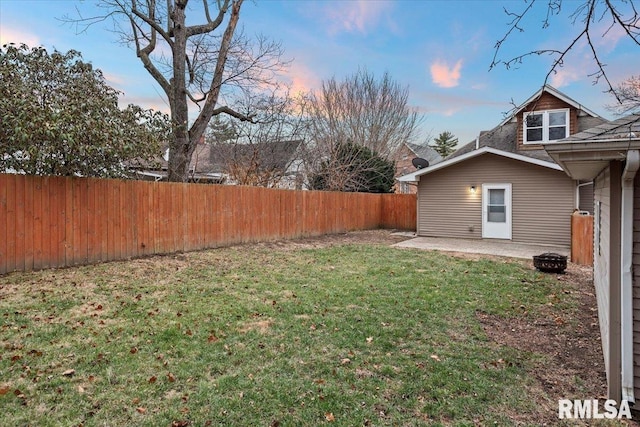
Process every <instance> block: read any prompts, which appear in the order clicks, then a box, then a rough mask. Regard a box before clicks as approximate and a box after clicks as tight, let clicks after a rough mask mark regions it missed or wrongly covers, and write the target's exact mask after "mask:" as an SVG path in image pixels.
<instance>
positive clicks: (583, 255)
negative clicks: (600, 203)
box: [571, 214, 593, 265]
mask: <svg viewBox="0 0 640 427" xmlns="http://www.w3.org/2000/svg"><path fill="white" fill-rule="evenodd" d="M571 262H573V263H575V264H580V265H593V216H592V215H579V214H573V215H571Z"/></svg>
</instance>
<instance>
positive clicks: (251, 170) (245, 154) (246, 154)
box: [207, 92, 305, 187]
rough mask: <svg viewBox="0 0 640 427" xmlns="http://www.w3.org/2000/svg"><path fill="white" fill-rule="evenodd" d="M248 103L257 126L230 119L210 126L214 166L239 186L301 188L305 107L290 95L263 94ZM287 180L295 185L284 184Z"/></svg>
mask: <svg viewBox="0 0 640 427" xmlns="http://www.w3.org/2000/svg"><path fill="white" fill-rule="evenodd" d="M244 103H245V105H252V106H253V109H254V113H255V116H254V119H253V122H251V123H249V122H243V121H238V120H236V119H233V118H229V119H228V120H227V121H225V122H220V121H219V120H216V121H213V122H212V123H211V124H210V126H209V129H208V132H207V136H208V140H209V141H210V143H212V144H213V145H214V146H213V147H212V150H211V156H212V159H211V161H212V163H213V164H216V165H217V167H218V168H220V169H221V170H222V171H223V172H225V173H226V174H227V175H228V176H229V177H230V178H231V180H232V181H233V182H235V183H237V184H242V185H255V186H262V187H278V186H282V185H285V184H287V186H295V187H300V186H301V182H300V181H301V180H300V179H299V176H300V175H301V174H302V170H301V164H300V163H301V161H300V153H301V150H302V139H303V138H304V134H305V121H304V120H303V117H302V113H303V110H302V109H301V105H302V104H301V103H299V102H297V101H296V100H295V99H293V98H292V97H290V96H289V93H288V92H284V93H282V94H279V95H277V94H275V93H271V94H264V93H263V94H261V95H259V96H251V97H249V98H248V99H245V102H244ZM288 175H290V176H288ZM285 178H286V179H290V180H291V182H287V183H284V182H283V181H284V180H285Z"/></svg>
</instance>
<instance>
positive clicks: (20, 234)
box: [7, 176, 33, 271]
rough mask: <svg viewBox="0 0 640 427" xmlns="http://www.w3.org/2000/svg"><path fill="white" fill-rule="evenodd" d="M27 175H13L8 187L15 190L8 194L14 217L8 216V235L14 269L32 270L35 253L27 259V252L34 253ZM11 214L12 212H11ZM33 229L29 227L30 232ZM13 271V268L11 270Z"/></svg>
mask: <svg viewBox="0 0 640 427" xmlns="http://www.w3.org/2000/svg"><path fill="white" fill-rule="evenodd" d="M25 180H26V177H19V176H13V177H12V179H11V181H12V182H13V185H12V186H11V185H10V186H9V187H8V191H9V192H11V191H12V192H13V194H12V195H11V196H8V199H7V201H8V203H9V208H10V210H11V211H10V212H13V218H11V217H10V218H8V223H7V236H8V239H9V242H10V243H9V245H10V246H9V247H10V248H11V245H12V246H13V251H12V250H11V249H9V252H8V255H9V258H11V256H13V267H12V268H13V269H15V270H31V269H32V268H33V255H31V257H29V259H28V260H27V253H30V254H33V250H32V248H31V243H32V242H31V241H27V236H26V230H27V225H29V226H30V225H31V224H30V223H28V222H27V216H28V215H29V213H27V212H26V209H25V193H26V183H25ZM10 214H11V213H10ZM30 233H31V229H29V234H30ZM9 271H11V270H9Z"/></svg>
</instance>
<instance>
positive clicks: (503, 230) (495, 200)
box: [482, 184, 511, 240]
mask: <svg viewBox="0 0 640 427" xmlns="http://www.w3.org/2000/svg"><path fill="white" fill-rule="evenodd" d="M482 237H483V238H488V239H509V240H511V184H482Z"/></svg>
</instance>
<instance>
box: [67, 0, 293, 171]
mask: <svg viewBox="0 0 640 427" xmlns="http://www.w3.org/2000/svg"><path fill="white" fill-rule="evenodd" d="M99 4H100V5H101V6H103V7H104V8H105V10H106V11H107V13H106V14H105V15H104V16H99V17H92V18H80V19H79V20H75V22H77V23H78V24H85V25H87V26H88V25H91V24H93V23H95V22H98V21H101V20H104V19H108V18H113V19H114V27H115V30H116V31H117V32H119V33H120V34H121V36H122V40H123V41H124V42H125V43H128V44H130V45H133V46H134V47H135V50H136V55H137V56H138V58H140V61H142V64H143V65H144V67H145V69H146V70H147V71H148V72H149V74H151V76H152V77H153V78H154V79H155V80H156V82H158V84H159V85H160V87H161V88H162V90H163V91H164V93H165V95H166V96H167V99H168V101H169V107H170V110H171V120H172V126H173V138H172V140H171V141H170V144H169V165H168V179H169V181H185V180H186V179H187V178H188V167H189V161H190V158H191V155H192V154H193V151H194V149H195V147H196V145H197V144H198V141H199V140H200V137H201V136H202V135H203V133H204V132H205V129H206V128H207V125H208V123H209V121H210V120H211V118H212V117H214V116H217V115H219V114H227V115H229V116H232V117H235V118H236V119H238V120H243V121H252V120H253V117H252V112H251V110H250V109H249V110H245V111H239V110H238V109H235V108H233V105H232V102H233V100H234V99H235V97H236V96H238V95H240V94H242V95H245V94H246V93H248V92H250V91H251V90H253V89H255V88H258V87H260V88H263V87H264V86H265V85H270V84H272V83H273V81H274V73H275V72H277V71H278V70H279V69H280V68H281V67H282V66H283V62H282V59H281V58H282V49H281V46H280V44H278V43H275V42H271V41H269V40H267V39H265V38H264V37H258V38H257V40H250V39H249V38H248V37H246V36H245V35H244V34H243V33H242V31H238V30H237V25H238V21H239V19H240V9H241V7H242V4H243V0H217V1H212V0H201V1H199V2H194V1H189V0H165V1H156V0H101V1H100V2H99ZM194 5H197V6H194ZM187 15H189V19H187ZM198 17H202V19H203V22H201V23H194V21H195V20H196V19H197V18H198ZM122 18H124V22H125V23H127V24H128V27H129V28H128V29H125V28H124V27H122V26H121V25H120V24H121V22H122ZM190 106H195V107H197V109H198V114H197V117H195V119H192V120H190V116H189V109H190Z"/></svg>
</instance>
